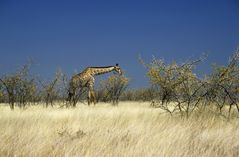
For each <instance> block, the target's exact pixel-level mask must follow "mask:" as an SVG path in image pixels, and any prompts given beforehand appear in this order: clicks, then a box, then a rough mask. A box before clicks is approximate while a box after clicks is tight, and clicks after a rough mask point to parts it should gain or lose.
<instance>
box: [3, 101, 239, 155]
mask: <svg viewBox="0 0 239 157" xmlns="http://www.w3.org/2000/svg"><path fill="white" fill-rule="evenodd" d="M0 128H1V129H0V156H2V157H8V156H16V157H47V156H50V157H52V156H57V157H59V156H70V157H71V156H76V157H81V156H90V157H98V156H108V157H117V156H118V157H123V156H127V157H142V156H143V157H144V156H147V157H150V156H152V157H158V156H159V157H161V156H162V157H167V156H170V157H175V156H186V157H187V156H195V157H198V156H200V157H202V156H203V157H204V156H207V157H214V156H239V122H238V119H237V118H235V119H231V120H230V121H228V120H226V119H225V118H222V117H219V116H215V115H213V114H210V113H209V112H208V113H203V114H194V115H192V116H191V117H189V118H188V119H187V118H181V117H179V116H173V117H172V116H170V115H169V114H164V113H163V112H162V110H160V109H155V108H150V107H149V103H140V102H121V103H120V104H119V106H117V107H114V106H111V105H110V104H104V103H99V104H97V105H96V106H90V107H88V106H86V105H82V104H78V105H77V108H74V109H73V108H58V107H54V108H43V107H42V106H31V107H29V108H27V109H26V110H20V109H15V110H14V111H11V110H10V109H9V106H5V105H4V104H2V105H1V107H0Z"/></svg>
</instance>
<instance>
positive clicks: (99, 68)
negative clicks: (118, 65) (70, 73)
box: [89, 66, 114, 69]
mask: <svg viewBox="0 0 239 157" xmlns="http://www.w3.org/2000/svg"><path fill="white" fill-rule="evenodd" d="M110 67H114V66H103V67H100V66H98V67H89V68H99V69H100V68H110Z"/></svg>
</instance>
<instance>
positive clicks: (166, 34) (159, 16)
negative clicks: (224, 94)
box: [0, 0, 239, 87]
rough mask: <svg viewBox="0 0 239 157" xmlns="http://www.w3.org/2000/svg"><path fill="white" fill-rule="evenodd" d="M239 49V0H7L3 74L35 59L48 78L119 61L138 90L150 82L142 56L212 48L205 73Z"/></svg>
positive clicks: (0, 34) (187, 54)
mask: <svg viewBox="0 0 239 157" xmlns="http://www.w3.org/2000/svg"><path fill="white" fill-rule="evenodd" d="M238 46H239V1H238V0H200V1H199V0H180V1H179V0H155V1H151V0H145V1H141V0H128V1H124V0H120V1H114V0H110V1H107V0H106V1H99V0H98V1H93V0H84V1H82V0H75V1H73V0H65V1H61V0H58V1H55V0H38V1H37V0H28V1H26V0H21V1H19V0H0V54H1V57H0V74H3V73H7V72H11V71H13V70H14V69H15V68H16V67H17V66H19V65H21V64H23V63H25V62H26V61H27V60H28V59H29V58H32V59H33V60H34V62H35V66H34V69H33V70H34V72H36V73H39V74H40V75H41V76H42V77H45V78H49V79H50V78H51V77H53V75H54V73H55V71H56V70H57V69H58V68H61V69H62V70H63V71H64V72H66V73H67V74H68V75H69V76H70V75H72V74H73V73H74V72H80V71H81V70H83V68H84V67H87V66H106V65H114V64H115V63H119V64H120V65H121V67H122V68H123V69H124V70H125V71H126V74H127V76H129V77H130V78H131V87H145V86H147V78H146V76H145V70H144V69H143V67H142V65H140V64H139V62H138V60H137V57H138V55H139V54H140V55H141V56H142V57H143V58H144V59H145V60H146V61H150V59H151V57H152V55H154V56H156V57H159V58H164V59H165V60H166V61H168V62H170V61H173V60H176V61H179V62H182V61H183V60H185V59H188V58H191V57H198V56H200V55H201V54H202V53H204V52H207V53H208V55H209V57H208V59H207V61H206V62H205V63H203V64H201V65H200V66H199V67H198V70H197V72H198V73H199V74H202V73H207V72H209V71H210V66H211V63H218V64H225V63H226V62H227V59H228V57H229V56H230V55H231V54H232V52H233V51H234V50H235V48H236V47H238ZM98 79H102V77H99V78H98Z"/></svg>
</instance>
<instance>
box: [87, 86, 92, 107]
mask: <svg viewBox="0 0 239 157" xmlns="http://www.w3.org/2000/svg"><path fill="white" fill-rule="evenodd" d="M87 101H88V106H90V103H91V91H90V90H89V91H88V97H87Z"/></svg>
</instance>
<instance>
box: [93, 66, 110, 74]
mask: <svg viewBox="0 0 239 157" xmlns="http://www.w3.org/2000/svg"><path fill="white" fill-rule="evenodd" d="M91 70H92V75H101V74H105V73H109V72H111V71H113V70H114V66H110V67H99V68H98V67H97V68H91Z"/></svg>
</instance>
